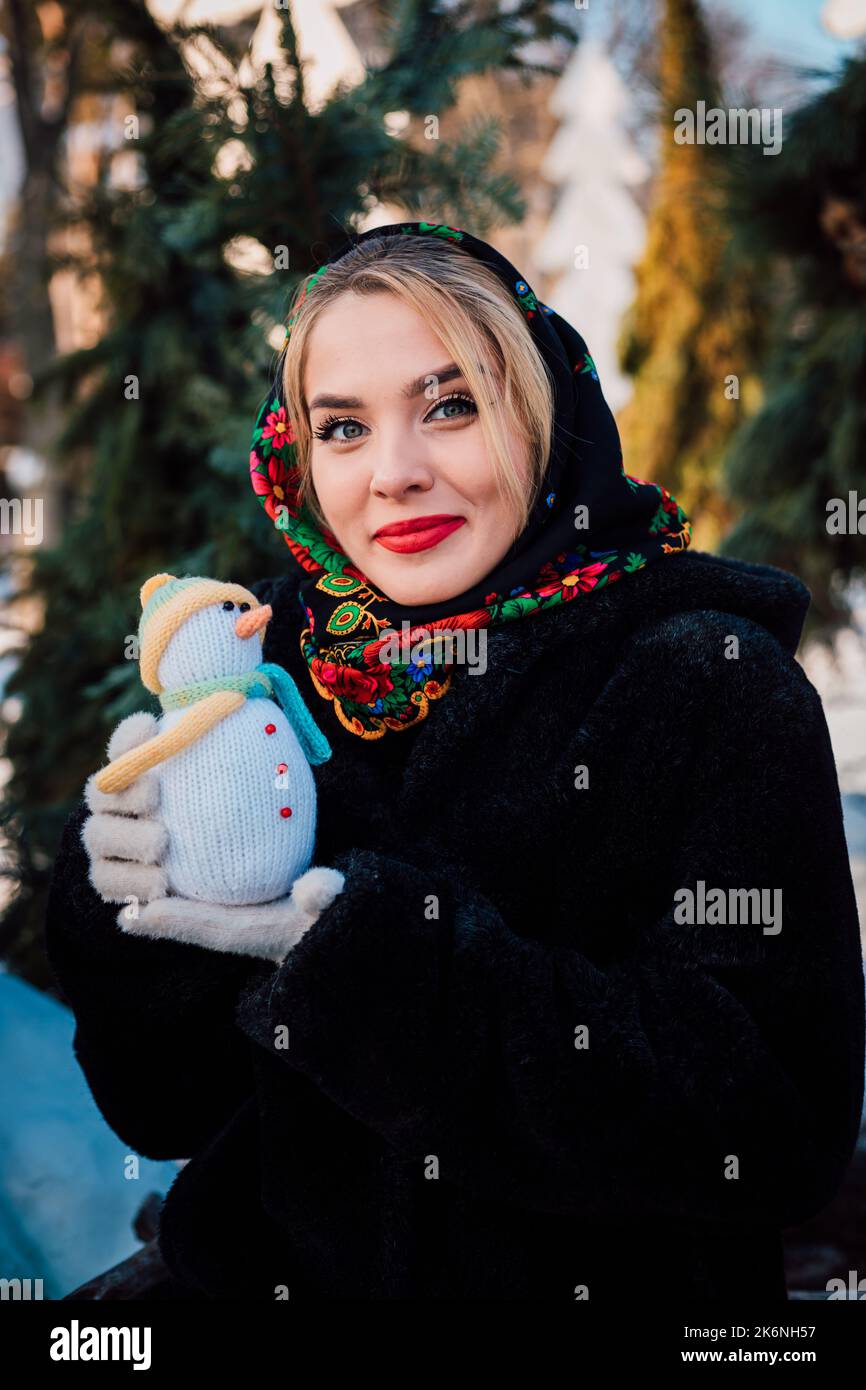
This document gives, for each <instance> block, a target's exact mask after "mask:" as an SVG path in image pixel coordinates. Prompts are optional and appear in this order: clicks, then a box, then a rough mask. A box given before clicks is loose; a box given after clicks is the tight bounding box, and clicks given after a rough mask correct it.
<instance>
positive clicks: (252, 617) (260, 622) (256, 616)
mask: <svg viewBox="0 0 866 1390" xmlns="http://www.w3.org/2000/svg"><path fill="white" fill-rule="evenodd" d="M273 613H274V610H273V608H272V607H271V605H270V604H269V603H263V604H262V605H261V607H259V608H251V609H250V611H249V612H248V613H242V614H241V616H240V617H239V618H238V620H237V622H236V623H235V632H236V633H237V635H238V637H252V636H253V634H254V633H256V632H258V631H259V629H260V628H263V627H264V625H265V623H269V622H270V620H271V618H272V617H273Z"/></svg>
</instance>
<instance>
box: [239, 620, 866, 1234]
mask: <svg viewBox="0 0 866 1390" xmlns="http://www.w3.org/2000/svg"><path fill="white" fill-rule="evenodd" d="M697 621H699V622H700V628H701V631H700V640H699V641H694V640H693V636H694V631H696V629H697ZM697 621H696V620H695V619H694V618H693V617H690V616H687V617H685V618H681V617H674V618H670V619H666V620H665V621H664V622H661V623H658V624H656V625H655V626H652V627H647V628H644V629H642V630H641V632H640V633H639V634H638V636H637V637H636V638H635V639H634V640H633V641H632V642H631V643H630V644H628V646H627V648H626V650H625V652H624V654H623V659H622V661H621V662H620V663H619V665H618V669H617V673H616V677H615V680H614V682H613V683H612V686H611V687H609V688H608V691H606V698H607V697H608V696H609V698H610V701H611V703H610V704H609V705H608V707H607V710H606V709H605V707H604V701H601V702H599V703H598V704H597V705H596V706H595V707H594V709H593V720H594V721H597V722H596V723H595V724H594V725H593V726H592V727H591V726H590V725H589V724H587V725H585V726H582V727H581V728H579V729H573V728H572V729H569V728H568V727H567V726H564V727H563V729H562V739H561V746H562V749H563V754H562V762H561V766H559V767H545V768H542V767H540V768H539V769H538V776H539V777H543V778H546V779H548V782H549V785H550V788H551V793H552V794H553V795H555V796H556V797H557V798H558V801H559V820H560V824H561V825H562V830H563V833H562V836H561V838H560V839H559V840H558V841H557V843H556V846H555V852H554V847H553V846H552V847H551V850H552V853H551V858H550V859H549V860H548V861H547V862H544V861H540V860H537V859H534V860H533V861H532V862H529V863H527V865H526V872H527V874H528V875H531V876H532V878H533V880H534V893H535V899H536V902H537V913H538V914H546V913H553V912H555V911H557V912H560V913H561V914H562V920H563V923H564V924H566V925H567V921H568V916H569V914H571V916H572V919H573V921H574V922H575V924H577V923H579V920H580V913H581V858H582V846H581V843H580V841H579V840H578V839H576V838H575V837H570V836H569V833H568V815H569V800H568V791H567V790H566V789H570V787H571V786H572V785H573V780H574V779H573V769H574V767H575V764H576V763H580V762H584V763H586V762H587V760H589V765H590V768H591V769H592V768H595V769H596V772H598V769H599V768H600V767H601V766H602V765H603V766H604V767H605V776H610V777H611V778H614V777H617V778H619V781H618V782H617V785H616V788H615V792H616V797H618V798H619V799H620V804H622V798H625V797H627V796H628V794H629V784H630V782H631V783H632V784H633V785H634V786H635V787H646V786H647V785H650V786H652V785H656V786H658V788H659V796H658V805H659V823H658V824H655V825H654V824H653V823H652V813H651V812H650V813H649V814H648V815H646V816H645V817H644V818H643V819H644V824H643V825H642V826H641V829H640V833H641V834H643V835H644V836H645V837H646V840H647V843H648V844H652V843H654V842H656V841H657V844H658V871H657V874H656V876H655V878H654V880H648V881H647V884H646V896H645V901H644V902H643V903H637V904H635V913H636V919H637V922H638V926H637V929H636V930H632V929H629V930H626V924H625V922H624V921H622V920H616V919H614V918H611V919H610V920H608V921H606V922H604V923H601V924H599V923H595V924H593V926H594V927H595V928H596V929H597V930H596V937H598V931H599V930H601V931H603V934H604V938H605V941H606V943H607V944H606V947H605V950H604V952H603V953H601V952H596V953H595V959H590V958H589V957H588V956H587V955H585V954H584V953H583V952H582V951H581V950H580V949H579V948H578V946H577V945H572V944H568V942H567V940H566V941H565V943H564V944H550V943H549V942H544V941H541V940H539V939H537V930H536V929H537V927H538V925H539V923H538V921H536V920H532V918H531V916H527V918H526V919H524V918H522V917H521V918H520V919H519V920H518V919H516V918H515V917H514V916H509V915H503V912H502V911H501V910H500V909H499V907H497V905H496V904H495V902H494V901H493V895H492V894H491V893H483V892H481V891H480V890H479V888H478V886H477V884H475V883H474V882H470V881H469V879H468V878H466V877H465V876H462V875H461V874H460V872H459V870H458V869H457V868H456V867H454V866H449V864H448V863H446V862H440V861H439V860H438V859H437V857H436V856H435V855H433V854H430V853H429V850H428V851H425V853H424V854H413V853H412V851H411V847H407V851H406V853H405V855H404V854H399V855H397V854H391V853H388V854H385V853H379V852H376V851H374V850H370V849H363V850H362V849H352V850H348V851H346V852H345V853H342V854H339V855H337V856H336V858H335V861H334V867H337V868H339V869H340V870H342V871H343V873H344V874H345V875H346V885H345V888H344V891H343V893H342V895H341V896H340V897H339V898H338V899H337V901H336V902H335V903H334V904H333V905H332V906H331V907H329V908H328V909H327V910H326V911H325V912H324V913H323V915H322V916H321V917H320V919H319V921H318V922H316V923H315V924H314V925H313V926H312V927H311V928H310V930H309V931H308V932H307V933H306V935H305V936H304V937H303V938H302V940H301V941H300V942H299V944H298V945H297V946H296V947H295V948H294V949H293V951H292V952H291V953H290V955H289V956H288V958H287V959H286V961H285V962H284V963H283V964H282V965H281V966H280V968H279V969H278V970H277V972H276V973H275V975H274V976H273V977H271V978H269V979H267V981H265V982H263V983H260V982H253V983H252V984H251V985H250V986H249V987H247V988H246V989H245V991H244V992H243V994H242V996H241V1001H240V1006H239V1009H238V1022H239V1025H240V1027H241V1028H242V1029H243V1030H244V1032H245V1033H246V1034H247V1036H248V1037H249V1038H251V1039H252V1040H253V1041H254V1042H255V1043H257V1044H258V1045H259V1046H260V1047H261V1048H263V1049H265V1050H266V1051H267V1052H268V1053H269V1054H271V1055H272V1056H273V1057H275V1058H277V1059H278V1064H279V1065H282V1066H284V1067H288V1068H291V1069H293V1070H294V1071H296V1072H297V1073H300V1074H302V1075H303V1076H305V1077H306V1078H308V1079H309V1081H310V1082H312V1083H313V1084H314V1085H315V1086H316V1087H318V1088H319V1089H320V1090H321V1091H322V1092H324V1093H325V1095H327V1096H328V1097H330V1098H331V1100H332V1101H334V1102H335V1103H336V1104H337V1105H338V1106H339V1107H341V1108H342V1109H343V1110H344V1111H346V1112H348V1114H350V1115H352V1116H353V1117H354V1118H355V1119H356V1120H358V1121H360V1122H362V1123H363V1124H364V1125H365V1126H368V1127H369V1128H370V1129H371V1130H373V1131H376V1132H377V1133H378V1134H379V1135H381V1136H382V1137H383V1138H384V1139H385V1141H386V1142H387V1143H388V1145H389V1146H391V1147H392V1148H393V1149H394V1150H396V1151H397V1152H398V1153H400V1154H402V1155H405V1156H407V1157H410V1158H414V1159H416V1160H419V1161H420V1162H421V1163H430V1162H433V1161H434V1160H435V1162H436V1165H437V1168H438V1172H439V1175H440V1176H441V1178H442V1179H444V1180H445V1181H446V1182H449V1183H454V1184H458V1185H460V1186H461V1187H462V1188H464V1189H465V1190H466V1191H467V1193H468V1194H471V1195H472V1196H473V1197H475V1198H477V1199H479V1200H481V1201H488V1200H489V1201H497V1200H499V1201H504V1202H509V1203H514V1204H517V1205H519V1206H521V1207H523V1208H529V1209H536V1210H538V1211H546V1212H557V1213H568V1214H570V1215H578V1216H581V1217H585V1218H586V1219H588V1220H604V1219H606V1218H611V1219H614V1220H616V1221H623V1220H628V1219H629V1218H630V1217H632V1216H634V1217H636V1218H646V1217H647V1216H648V1215H652V1216H659V1217H664V1216H666V1215H676V1216H678V1217H679V1218H681V1219H685V1220H694V1221H695V1222H696V1223H700V1222H703V1221H708V1220H712V1221H718V1220H723V1221H725V1222H733V1223H738V1222H742V1223H748V1222H759V1223H760V1222H764V1223H767V1222H769V1223H773V1222H775V1223H778V1224H779V1225H781V1226H787V1225H792V1224H795V1223H798V1222H800V1221H803V1220H805V1219H807V1218H808V1217H809V1216H810V1215H811V1214H813V1213H814V1212H815V1211H817V1210H818V1209H820V1208H821V1207H822V1206H823V1205H824V1204H825V1202H826V1201H827V1200H829V1198H830V1197H831V1196H832V1195H833V1193H834V1191H835V1189H836V1187H837V1185H838V1183H839V1181H840V1179H841V1176H842V1174H843V1173H844V1170H845V1167H846V1165H847V1164H848V1162H849V1160H850V1157H851V1154H852V1152H853V1147H854V1144H855V1142H856V1136H857V1132H858V1126H859V1120H860V1108H861V1105H862V1098H863V1047H864V1019H863V970H862V961H861V956H860V943H859V937H858V934H857V914H856V906H855V901H854V895H853V888H852V883H851V875H850V870H849V866H848V858H847V852H846V846H845V841H844V837H843V831H842V816H841V810H840V799H839V791H838V786H837V780H836V772H835V764H834V760H833V754H832V751H831V746H830V741H829V736H828V731H827V727H826V723H825V719H824V715H823V711H822V708H821V704H820V700H819V698H818V696H817V694H816V692H815V691H814V689H813V688H812V686H811V685H810V684H809V682H808V681H807V680H806V678H805V676H804V674H803V672H802V671H801V669H800V668H799V667H798V666H797V665H796V663H795V662H794V661H793V660H792V659H791V658H790V657H789V656H788V655H787V654H786V653H783V652H782V649H781V648H780V646H779V644H778V643H777V642H776V641H775V639H773V638H771V637H770V636H769V635H768V634H767V633H766V632H765V631H764V630H763V629H762V628H760V627H759V626H757V625H756V624H753V623H751V622H748V621H745V620H740V619H737V618H734V617H731V615H727V614H726V615H720V614H717V615H715V616H714V615H712V614H703V615H700V619H699V620H697ZM732 632H733V633H735V634H739V641H740V650H739V657H738V659H733V660H726V659H724V658H723V655H722V653H723V649H724V643H725V640H726V638H727V637H728V636H729V635H730V634H731V633H732ZM650 692H659V693H663V696H664V698H647V697H648V695H649V693H650ZM623 701H624V702H625V706H623V703H622V702H623ZM629 702H630V704H629ZM624 707H625V708H630V709H631V711H632V715H631V717H629V718H628V719H627V720H620V721H619V722H618V723H614V722H612V721H613V710H614V709H615V708H619V709H620V712H622V709H623V708H624ZM594 737H598V738H600V739H605V740H606V741H607V742H606V745H605V746H606V747H607V750H608V752H607V754H606V756H607V762H606V763H604V764H602V761H601V758H600V756H599V757H598V758H596V759H595V760H594V758H593V752H592V749H593V738H594ZM612 738H615V740H616V747H615V750H614V751H612V752H611V750H610V741H611V739H612ZM587 749H589V750H590V751H589V755H588V754H587ZM662 788H664V794H663V795H662ZM574 795H581V793H580V792H575V793H574ZM641 795H643V793H641ZM483 811H484V808H483V807H482V806H479V807H478V826H477V833H483V829H484V814H483ZM601 833H602V834H603V830H602V831H601ZM506 848H507V847H506ZM610 872H611V874H614V875H615V874H616V873H617V865H616V864H615V863H614V864H611V866H610ZM701 882H703V883H704V884H705V885H706V888H707V889H709V888H710V887H721V888H722V889H724V890H729V889H737V888H741V889H752V888H758V889H767V890H770V899H771V900H773V893H775V892H776V890H778V891H779V892H780V894H781V898H780V899H776V900H775V901H776V902H780V903H781V928H780V929H779V930H773V929H772V928H771V929H770V930H765V929H764V927H763V926H762V925H761V924H756V923H748V922H747V923H743V922H740V923H739V924H738V925H733V924H731V923H729V922H725V923H722V924H719V923H710V922H708V921H707V922H704V923H703V924H700V923H696V924H695V923H693V924H689V923H687V922H682V921H679V920H677V908H678V903H677V900H676V897H675V895H676V894H677V892H678V891H679V890H680V889H688V890H691V891H692V892H694V893H698V892H700V888H699V885H700V883H701ZM680 911H682V909H681V908H680ZM576 934H577V933H576V932H575V935H576ZM564 936H567V932H564ZM560 939H563V938H562V937H560ZM828 1078H829V1079H830V1081H831V1084H830V1085H828V1084H827V1083H828ZM636 1174H640V1175H641V1176H640V1181H635V1175H636Z"/></svg>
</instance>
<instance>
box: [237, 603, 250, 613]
mask: <svg viewBox="0 0 866 1390" xmlns="http://www.w3.org/2000/svg"><path fill="white" fill-rule="evenodd" d="M249 606H250V605H249V604H248V603H239V604H238V608H239V609H240V610H241V612H242V613H246V612H247V611H248V610H249Z"/></svg>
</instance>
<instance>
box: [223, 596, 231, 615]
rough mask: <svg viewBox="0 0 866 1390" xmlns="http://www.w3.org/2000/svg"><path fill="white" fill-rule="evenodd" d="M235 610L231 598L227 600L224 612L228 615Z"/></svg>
mask: <svg viewBox="0 0 866 1390" xmlns="http://www.w3.org/2000/svg"><path fill="white" fill-rule="evenodd" d="M233 608H234V604H233V603H232V601H231V599H230V598H227V599H226V601H225V603H224V604H223V610H224V611H225V612H226V613H230V612H231V611H232V609H233Z"/></svg>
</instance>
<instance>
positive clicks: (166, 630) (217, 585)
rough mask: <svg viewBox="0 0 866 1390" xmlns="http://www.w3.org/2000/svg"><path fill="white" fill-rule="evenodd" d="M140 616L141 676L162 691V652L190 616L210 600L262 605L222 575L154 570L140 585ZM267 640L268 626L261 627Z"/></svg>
mask: <svg viewBox="0 0 866 1390" xmlns="http://www.w3.org/2000/svg"><path fill="white" fill-rule="evenodd" d="M140 597H141V618H140V620H139V624H138V651H139V668H140V672H141V679H142V681H143V683H144V685H145V686H146V687H147V689H148V690H152V691H153V693H154V695H159V694H161V693H162V686H161V685H160V682H159V677H158V675H157V672H158V670H159V663H160V661H161V660H162V654H163V652H164V651H165V649H166V647H167V646H168V644H169V642H170V640H171V638H172V637H173V636H174V634H175V633H176V632H177V630H178V628H180V627H182V626H183V624H184V623H185V622H186V620H187V618H189V617H191V616H192V614H193V613H197V612H198V610H199V609H200V608H207V607H208V605H209V604H211V603H225V601H226V600H227V599H230V600H231V602H232V603H248V604H249V605H250V608H261V604H260V603H259V600H258V599H257V598H256V596H255V594H251V593H250V591H249V589H245V588H244V587H243V585H242V584H224V583H222V582H221V581H220V580H219V579H205V578H203V577H201V576H198V575H187V576H185V577H184V578H182V579H178V578H177V576H176V575H173V574H153V575H151V577H150V579H146V580H145V582H144V583H143V584H142V586H141V595H140ZM259 640H260V642H264V640H265V629H264V628H261V629H260V630H259Z"/></svg>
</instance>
